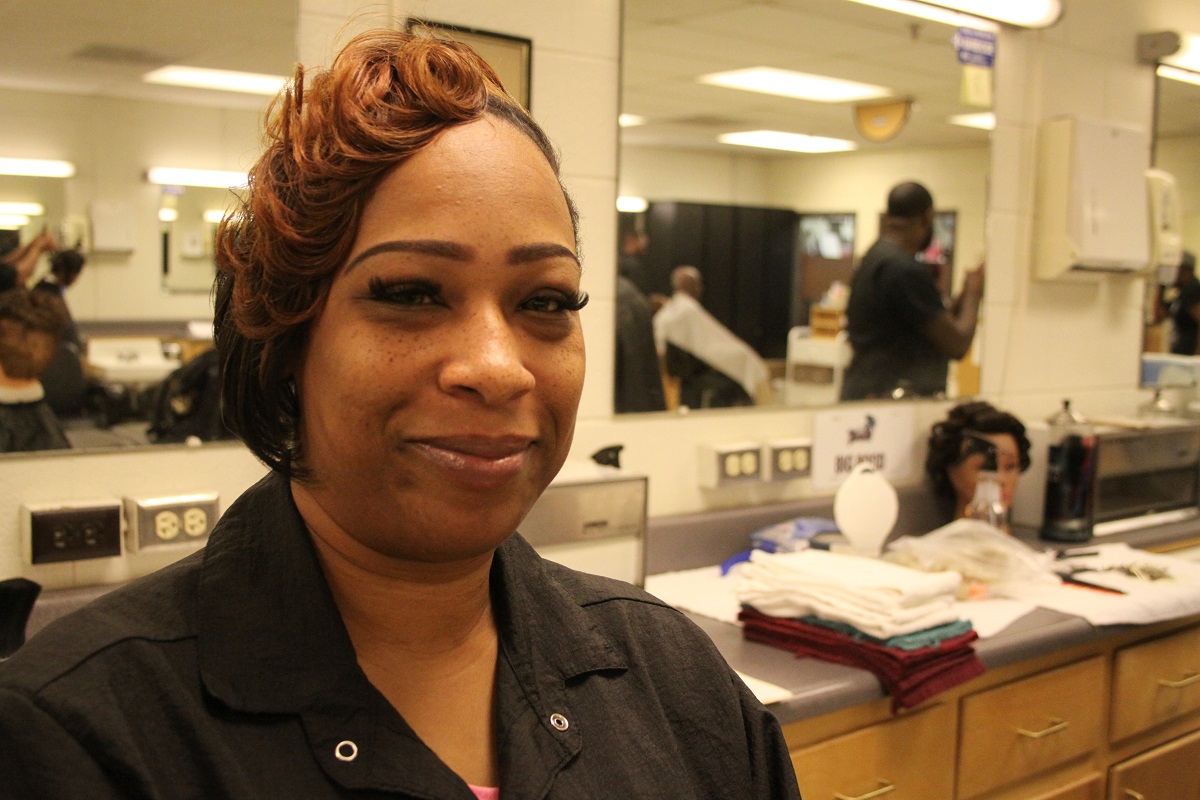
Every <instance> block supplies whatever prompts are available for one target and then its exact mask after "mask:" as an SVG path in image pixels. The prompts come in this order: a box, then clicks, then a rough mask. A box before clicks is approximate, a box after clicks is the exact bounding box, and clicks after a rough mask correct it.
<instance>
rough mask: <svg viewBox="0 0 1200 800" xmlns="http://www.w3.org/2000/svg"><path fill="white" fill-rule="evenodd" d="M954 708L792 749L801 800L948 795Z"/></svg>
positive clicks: (938, 798) (947, 798) (946, 799)
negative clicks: (802, 798)
mask: <svg viewBox="0 0 1200 800" xmlns="http://www.w3.org/2000/svg"><path fill="white" fill-rule="evenodd" d="M954 738H955V731H954V709H953V708H952V707H951V706H948V705H935V706H932V707H930V708H925V709H922V710H920V711H917V712H915V713H912V714H905V715H902V716H899V717H897V718H895V719H893V720H891V721H888V722H881V723H879V724H877V725H872V726H870V727H868V728H864V729H862V730H857V731H854V732H853V733H848V734H846V735H844V736H837V737H834V738H832V739H829V740H826V741H824V742H821V743H820V744H816V745H814V746H812V747H806V748H803V749H800V750H794V751H792V766H794V767H795V769H796V775H797V776H798V780H799V782H800V794H801V796H803V797H804V800H835V798H836V800H854V798H869V797H881V798H882V797H884V796H886V797H887V798H888V800H907V799H909V798H911V800H918V798H919V800H952V798H953V796H954V781H953V776H954Z"/></svg>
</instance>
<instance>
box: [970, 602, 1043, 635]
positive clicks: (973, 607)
mask: <svg viewBox="0 0 1200 800" xmlns="http://www.w3.org/2000/svg"><path fill="white" fill-rule="evenodd" d="M1035 608H1037V606H1035V605H1034V604H1033V603H1030V602H1028V601H1026V600H1010V599H1007V598H1003V597H995V598H985V599H982V600H960V601H958V602H957V603H955V604H954V610H955V611H956V612H958V615H959V617H961V618H962V619H965V620H968V621H970V623H971V627H972V628H974V629H975V633H976V635H977V636H979V638H980V639H987V638H988V637H989V636H995V635H996V634H997V633H1000V631H1002V630H1004V629H1005V628H1007V627H1008V626H1009V625H1011V624H1013V623H1014V622H1016V621H1017V620H1019V619H1020V618H1021V617H1023V616H1025V615H1026V614H1028V613H1029V612H1030V611H1033V609H1035Z"/></svg>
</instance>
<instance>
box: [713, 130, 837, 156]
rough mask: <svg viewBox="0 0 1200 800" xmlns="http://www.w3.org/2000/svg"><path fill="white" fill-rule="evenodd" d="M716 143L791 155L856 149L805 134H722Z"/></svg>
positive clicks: (751, 132) (758, 132)
mask: <svg viewBox="0 0 1200 800" xmlns="http://www.w3.org/2000/svg"><path fill="white" fill-rule="evenodd" d="M717 141H719V142H723V143H725V144H738V145H742V146H744V147H765V148H767V149H769V150H788V151H791V152H793V153H841V152H845V151H847V150H855V149H857V148H858V145H856V144H855V143H854V142H851V141H847V140H846V139H831V138H829V137H828V136H809V135H808V134H806V133H784V132H783V131H739V132H737V133H722V134H721V135H720V136H718V137H717Z"/></svg>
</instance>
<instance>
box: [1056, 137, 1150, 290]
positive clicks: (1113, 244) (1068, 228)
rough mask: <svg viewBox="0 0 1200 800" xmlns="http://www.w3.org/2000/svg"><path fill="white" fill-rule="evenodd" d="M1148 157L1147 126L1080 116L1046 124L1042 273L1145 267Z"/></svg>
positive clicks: (1074, 273)
mask: <svg viewBox="0 0 1200 800" xmlns="http://www.w3.org/2000/svg"><path fill="white" fill-rule="evenodd" d="M1149 162H1150V136H1149V134H1148V133H1147V132H1146V131H1144V130H1140V129H1137V128H1132V127H1127V126H1124V125H1117V124H1114V123H1109V122H1100V121H1096V120H1087V119H1081V118H1077V117H1055V118H1052V119H1048V120H1046V121H1045V122H1043V123H1042V125H1041V129H1040V130H1039V135H1038V158H1037V181H1036V189H1035V190H1036V196H1035V211H1034V268H1035V270H1036V274H1037V277H1039V278H1044V279H1056V278H1064V277H1076V276H1094V275H1097V274H1104V273H1123V274H1130V273H1140V272H1143V271H1144V270H1146V268H1147V265H1148V263H1149V255H1150V239H1149V227H1150V226H1149V211H1148V209H1147V198H1146V177H1145V173H1146V168H1147V167H1148V166H1149Z"/></svg>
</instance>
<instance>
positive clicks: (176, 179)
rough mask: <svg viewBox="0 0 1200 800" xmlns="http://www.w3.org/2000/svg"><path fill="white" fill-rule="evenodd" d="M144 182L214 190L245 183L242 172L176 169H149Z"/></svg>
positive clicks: (234, 187) (244, 175)
mask: <svg viewBox="0 0 1200 800" xmlns="http://www.w3.org/2000/svg"><path fill="white" fill-rule="evenodd" d="M146 180H147V181H149V182H150V183H157V184H161V185H164V186H208V187H211V188H214V189H236V188H238V187H241V186H245V185H246V183H247V177H246V173H244V172H234V171H231V170H219V169H180V168H177V167H151V168H150V169H148V170H147V171H146Z"/></svg>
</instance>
